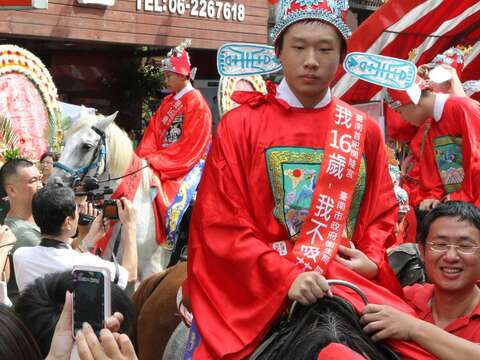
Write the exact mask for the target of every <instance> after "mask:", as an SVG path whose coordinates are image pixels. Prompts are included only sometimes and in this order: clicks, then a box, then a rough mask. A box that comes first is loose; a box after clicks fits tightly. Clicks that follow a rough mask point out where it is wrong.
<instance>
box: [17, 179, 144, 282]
mask: <svg viewBox="0 0 480 360" xmlns="http://www.w3.org/2000/svg"><path fill="white" fill-rule="evenodd" d="M117 207H118V213H119V218H120V222H121V223H122V225H124V231H123V234H122V236H123V239H122V240H123V241H124V254H123V261H122V265H123V266H120V265H117V264H116V263H113V262H110V261H106V260H103V259H101V258H99V257H98V256H95V255H93V254H91V253H87V252H83V253H82V252H80V251H76V250H74V249H73V248H72V247H71V238H72V236H73V235H74V234H75V232H76V230H77V225H78V219H79V209H78V206H77V204H76V202H75V194H74V192H73V190H72V189H70V188H67V187H64V186H62V185H61V184H51V185H47V186H46V187H44V188H42V189H41V190H39V191H38V192H37V193H36V194H35V195H34V197H33V201H32V212H33V217H34V219H35V222H36V223H37V225H38V226H39V228H40V230H41V233H42V241H41V243H40V245H38V246H35V247H30V248H22V249H18V250H17V252H15V254H14V256H13V262H14V267H15V269H18V271H17V272H16V273H15V277H16V280H17V284H18V287H19V289H20V291H21V290H22V289H23V288H25V286H26V285H27V284H28V283H30V282H32V281H33V280H35V279H36V278H38V277H40V276H43V275H46V274H49V273H52V272H59V271H67V270H72V268H73V266H74V265H88V266H97V267H104V268H107V269H108V270H109V272H110V276H111V280H112V281H114V282H117V283H118V285H119V286H120V287H121V288H125V287H126V286H127V283H128V282H133V281H135V280H136V278H137V245H136V236H135V233H136V225H135V211H134V209H133V208H132V206H131V203H130V202H129V201H128V200H126V199H121V200H118V201H117ZM105 225H106V224H105V223H104V218H103V216H98V217H97V218H96V219H95V220H94V221H93V223H92V225H91V227H90V230H89V232H88V234H87V235H86V236H85V238H84V239H83V247H86V248H88V247H90V246H93V245H94V244H95V243H96V242H97V241H98V240H99V239H100V238H102V237H103V236H104V235H105Z"/></svg>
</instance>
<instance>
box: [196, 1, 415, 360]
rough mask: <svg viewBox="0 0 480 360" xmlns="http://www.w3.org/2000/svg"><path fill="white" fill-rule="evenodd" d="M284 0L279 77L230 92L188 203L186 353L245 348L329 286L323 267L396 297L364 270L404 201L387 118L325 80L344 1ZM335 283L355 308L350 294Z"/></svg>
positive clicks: (372, 266) (227, 353)
mask: <svg viewBox="0 0 480 360" xmlns="http://www.w3.org/2000/svg"><path fill="white" fill-rule="evenodd" d="M285 3H288V5H285ZM285 3H283V6H282V8H281V11H280V12H281V13H280V15H279V20H278V23H277V26H276V27H275V28H274V30H273V37H274V43H275V46H276V50H277V53H278V56H279V59H280V61H281V63H282V65H283V69H284V75H285V78H284V79H283V80H282V82H281V83H280V85H279V86H278V87H277V86H275V85H273V84H270V85H269V89H268V93H267V94H266V95H262V94H258V93H249V94H248V93H243V94H237V96H236V98H235V101H236V102H238V103H243V105H242V106H240V107H239V108H237V109H234V110H232V111H231V112H229V113H227V114H226V115H225V116H224V117H223V119H222V121H221V122H220V125H219V128H218V133H217V138H216V140H215V142H214V144H213V146H212V150H211V152H210V154H209V158H208V160H207V164H206V168H205V173H204V176H203V178H202V183H201V185H200V188H199V193H198V197H197V202H196V205H195V208H194V212H193V214H192V223H191V227H190V239H189V260H188V291H189V294H190V300H191V304H192V310H193V316H194V324H195V327H196V328H197V329H198V332H199V335H200V337H201V341H200V344H199V346H198V347H197V348H196V350H195V352H194V359H202V360H203V359H220V358H221V359H240V358H245V357H247V356H248V355H249V354H251V353H252V352H253V351H254V349H255V348H256V346H258V345H259V343H260V342H261V340H262V338H263V337H264V336H265V334H266V333H267V332H268V330H269V329H270V328H271V326H272V325H273V324H274V323H275V322H276V321H277V320H278V318H279V316H280V314H282V312H284V311H285V310H286V309H287V308H288V306H289V305H290V304H291V302H292V301H299V302H300V303H302V304H311V303H314V302H315V301H316V300H317V299H318V298H321V297H322V296H324V295H325V294H330V293H331V292H330V289H329V286H328V284H327V282H326V280H325V277H327V278H337V279H338V278H340V279H345V280H347V279H348V280H351V281H353V282H355V283H357V284H359V283H360V284H361V285H362V290H364V291H366V292H368V293H369V295H371V296H373V297H375V296H376V295H378V294H380V295H379V297H380V298H382V299H384V300H385V302H386V303H389V304H394V303H395V302H396V301H400V299H398V298H396V297H395V296H394V295H393V294H391V293H390V292H389V291H387V290H386V289H385V288H383V287H381V286H378V285H375V284H374V283H373V282H372V281H370V280H368V279H372V280H376V279H380V280H381V277H382V276H381V275H382V274H384V273H386V271H384V270H385V269H386V268H385V264H384V259H385V248H386V247H388V246H389V245H391V244H392V241H393V240H394V238H393V236H392V234H393V228H394V223H395V222H396V220H397V212H398V203H397V200H396V199H395V195H394V193H393V184H392V180H391V178H390V175H389V172H388V169H387V162H386V151H385V145H384V141H383V137H382V134H381V131H380V128H379V127H378V125H377V124H376V123H375V121H374V120H373V119H371V118H369V117H368V116H366V115H365V114H363V113H360V112H358V111H357V110H355V109H354V108H353V107H351V106H349V105H348V104H346V103H344V102H342V101H340V100H338V99H336V98H335V97H333V96H332V95H331V92H330V88H329V86H330V83H331V81H332V79H333V77H334V75H335V72H336V70H337V68H338V66H339V64H340V62H341V60H342V58H343V56H344V55H345V51H346V45H345V43H346V38H347V37H348V36H349V34H350V31H349V29H348V27H347V26H346V25H345V23H344V17H343V16H345V15H346V7H347V5H346V3H345V4H344V5H342V7H341V8H338V7H336V5H338V4H337V2H328V4H327V2H325V1H320V0H319V1H309V2H305V1H298V0H294V1H290V2H288V1H287V2H285ZM319 179H320V180H319ZM350 245H352V246H350ZM337 251H338V252H337ZM327 265H328V266H327ZM322 274H323V275H325V277H324V276H323V275H322ZM373 288H374V290H373ZM370 289H372V290H370ZM331 291H333V293H335V294H338V293H339V292H341V291H342V288H340V287H339V288H333V289H332V290H331ZM342 296H345V297H346V298H348V299H349V300H351V301H352V302H353V303H354V304H355V306H358V309H359V311H361V309H362V304H361V300H360V301H359V299H358V296H352V293H351V292H348V291H347V292H343V293H342ZM379 297H378V296H377V297H376V298H377V299H379ZM379 301H380V300H379ZM400 302H401V301H400ZM402 306H403V310H405V311H409V309H408V306H406V305H400V307H402ZM196 338H198V337H197V336H196ZM192 342H193V339H191V344H192Z"/></svg>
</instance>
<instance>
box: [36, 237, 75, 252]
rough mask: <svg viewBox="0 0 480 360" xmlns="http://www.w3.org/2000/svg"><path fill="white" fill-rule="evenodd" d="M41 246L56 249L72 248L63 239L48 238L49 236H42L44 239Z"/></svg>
mask: <svg viewBox="0 0 480 360" xmlns="http://www.w3.org/2000/svg"><path fill="white" fill-rule="evenodd" d="M40 246H43V247H49V248H55V249H70V247H69V246H68V245H67V244H65V243H64V242H63V241H60V240H55V239H47V238H42V241H40Z"/></svg>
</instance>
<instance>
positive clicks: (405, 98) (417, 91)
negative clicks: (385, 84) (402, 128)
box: [385, 75, 430, 109]
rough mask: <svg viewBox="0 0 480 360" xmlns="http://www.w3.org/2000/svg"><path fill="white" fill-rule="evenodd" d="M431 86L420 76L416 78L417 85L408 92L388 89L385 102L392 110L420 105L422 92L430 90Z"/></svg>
mask: <svg viewBox="0 0 480 360" xmlns="http://www.w3.org/2000/svg"><path fill="white" fill-rule="evenodd" d="M429 88H430V85H429V84H428V82H427V81H425V80H424V79H422V78H421V77H420V76H418V75H417V76H416V78H415V83H414V84H413V85H412V86H411V87H409V88H408V89H407V90H396V89H387V94H386V96H385V100H386V102H387V103H388V105H390V107H391V108H392V109H396V108H399V107H400V106H403V105H408V104H411V103H413V104H418V101H419V100H420V96H421V95H422V90H425V89H429Z"/></svg>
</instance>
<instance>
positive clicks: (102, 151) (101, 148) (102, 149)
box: [54, 126, 149, 184]
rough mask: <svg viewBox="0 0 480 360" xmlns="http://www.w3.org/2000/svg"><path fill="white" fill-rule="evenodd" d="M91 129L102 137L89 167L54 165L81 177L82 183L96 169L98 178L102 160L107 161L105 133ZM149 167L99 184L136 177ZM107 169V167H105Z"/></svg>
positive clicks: (93, 127)
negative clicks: (135, 175)
mask: <svg viewBox="0 0 480 360" xmlns="http://www.w3.org/2000/svg"><path fill="white" fill-rule="evenodd" d="M91 129H92V130H93V131H95V132H96V133H97V134H98V135H99V136H100V140H99V142H98V143H97V147H96V150H95V153H94V154H93V157H92V160H91V161H90V164H88V165H87V166H84V167H81V168H77V169H72V168H71V167H69V166H67V165H65V164H62V163H61V162H58V161H57V162H56V163H55V164H54V167H57V168H59V169H62V170H63V171H65V172H67V173H69V174H71V175H72V176H79V175H81V178H80V181H82V180H83V179H84V178H85V176H86V175H87V173H88V171H89V170H91V169H94V168H95V167H96V168H97V173H96V174H95V175H94V177H95V178H96V177H97V176H98V171H99V169H98V164H99V163H100V162H101V161H102V158H105V161H106V159H107V146H106V136H105V132H104V131H103V130H100V129H99V128H97V127H96V126H92V127H91ZM148 166H149V165H148V164H147V165H145V166H143V167H141V168H140V169H137V170H135V171H132V172H131V173H128V174H125V175H122V176H119V177H116V178H113V179H111V178H108V179H107V180H102V181H99V182H98V183H99V184H102V183H106V182H109V181H115V180H120V179H123V178H126V177H128V176H131V175H134V174H136V173H138V172H140V171H142V170H144V169H146V168H148ZM105 167H106V165H105Z"/></svg>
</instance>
